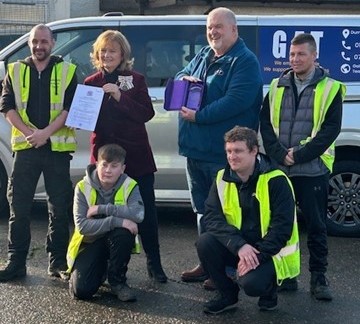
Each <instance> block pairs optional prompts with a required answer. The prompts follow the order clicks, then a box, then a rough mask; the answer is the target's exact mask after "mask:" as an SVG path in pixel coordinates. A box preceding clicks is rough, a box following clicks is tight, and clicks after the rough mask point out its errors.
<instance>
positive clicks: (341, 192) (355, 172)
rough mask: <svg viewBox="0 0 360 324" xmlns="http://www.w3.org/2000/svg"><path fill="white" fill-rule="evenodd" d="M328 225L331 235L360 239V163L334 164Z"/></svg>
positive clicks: (342, 162) (329, 198)
mask: <svg viewBox="0 0 360 324" xmlns="http://www.w3.org/2000/svg"><path fill="white" fill-rule="evenodd" d="M326 223H327V230H328V234H329V235H333V236H343V237H360V161H339V162H336V163H335V164H334V170H333V173H332V174H331V176H330V180H329V197H328V209H327V219H326Z"/></svg>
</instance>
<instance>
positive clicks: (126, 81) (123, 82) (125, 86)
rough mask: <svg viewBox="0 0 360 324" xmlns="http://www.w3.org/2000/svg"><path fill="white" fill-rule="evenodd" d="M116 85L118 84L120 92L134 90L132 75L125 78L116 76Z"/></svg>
mask: <svg viewBox="0 0 360 324" xmlns="http://www.w3.org/2000/svg"><path fill="white" fill-rule="evenodd" d="M118 84H119V89H120V90H122V91H127V90H130V89H132V88H134V84H133V76H132V75H127V76H125V75H119V76H118Z"/></svg>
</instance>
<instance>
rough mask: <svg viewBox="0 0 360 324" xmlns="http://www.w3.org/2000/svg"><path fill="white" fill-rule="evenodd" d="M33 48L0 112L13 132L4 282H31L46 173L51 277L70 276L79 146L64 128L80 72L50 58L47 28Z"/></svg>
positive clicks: (15, 66) (11, 68) (13, 68)
mask: <svg viewBox="0 0 360 324" xmlns="http://www.w3.org/2000/svg"><path fill="white" fill-rule="evenodd" d="M28 45H29V47H30V50H31V56H30V57H27V58H26V59H25V60H23V61H18V62H16V63H11V64H9V65H8V73H7V75H6V77H5V80H4V83H3V91H2V96H1V101H0V111H1V112H2V113H3V114H4V115H5V118H6V119H7V120H8V121H9V123H10V124H11V126H12V133H11V145H12V150H13V152H14V162H13V169H12V173H11V176H10V179H9V184H8V193H7V196H8V201H9V206H10V218H9V234H8V263H7V265H6V267H5V268H4V269H2V270H0V281H10V280H14V279H16V278H20V277H24V276H26V257H27V254H28V251H29V246H30V239H31V234H30V216H31V207H32V201H33V197H34V194H35V189H36V185H37V182H38V180H39V177H40V175H41V173H42V174H43V176H44V181H45V189H46V192H47V196H48V213H49V229H48V233H47V237H46V252H47V253H48V254H49V267H48V274H49V276H55V277H59V276H60V273H61V271H63V270H66V250H67V244H68V241H69V228H68V219H69V218H68V212H67V211H68V208H69V205H70V202H71V195H72V184H71V181H70V160H71V154H70V153H71V152H74V151H75V149H76V142H75V133H74V130H71V129H69V128H68V127H66V126H64V125H65V120H66V117H67V115H68V111H69V108H70V105H71V101H72V98H73V96H74V92H75V89H76V85H77V79H76V75H75V70H76V67H75V65H73V64H69V63H66V62H64V61H63V59H62V58H60V57H58V56H53V55H51V51H52V49H53V48H54V45H55V40H54V37H53V34H52V31H51V30H50V29H49V27H47V26H46V25H43V24H40V25H37V26H35V27H34V28H33V29H32V30H31V31H30V36H29V41H28Z"/></svg>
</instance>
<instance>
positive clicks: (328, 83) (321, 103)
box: [269, 77, 346, 172]
mask: <svg viewBox="0 0 360 324" xmlns="http://www.w3.org/2000/svg"><path fill="white" fill-rule="evenodd" d="M278 83H279V79H278V78H277V79H274V80H273V81H272V82H271V84H270V90H269V104H270V121H271V123H272V126H273V129H274V132H275V134H276V135H277V136H278V137H279V126H280V115H281V102H282V98H283V95H284V90H285V87H278ZM339 89H341V96H342V99H343V100H344V98H345V94H346V86H345V85H344V84H343V83H341V82H339V81H336V80H334V79H331V78H329V77H326V78H324V79H323V80H321V81H320V82H319V83H318V84H317V85H316V88H315V98H314V109H313V128H312V131H311V136H310V137H308V138H306V139H304V140H302V141H301V142H300V144H306V143H307V142H310V141H311V140H312V139H313V138H314V137H315V135H316V134H317V132H318V131H319V130H320V128H321V125H322V123H323V122H324V120H325V115H326V112H327V111H328V109H329V107H330V105H331V103H332V102H333V100H334V98H335V96H336V94H337V93H338V91H339ZM320 158H321V159H322V161H323V163H324V164H325V166H326V167H327V168H328V169H329V170H330V172H332V168H333V164H334V161H335V142H333V143H332V144H331V145H330V147H328V148H327V150H326V151H325V152H324V153H323V154H322V155H321V156H320Z"/></svg>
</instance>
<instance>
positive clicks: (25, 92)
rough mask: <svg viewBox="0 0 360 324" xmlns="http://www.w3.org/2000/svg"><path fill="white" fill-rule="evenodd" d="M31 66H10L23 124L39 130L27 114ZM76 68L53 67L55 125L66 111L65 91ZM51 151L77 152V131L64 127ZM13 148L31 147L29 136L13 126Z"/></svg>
mask: <svg viewBox="0 0 360 324" xmlns="http://www.w3.org/2000/svg"><path fill="white" fill-rule="evenodd" d="M27 69H29V67H28V66H27V65H26V64H24V63H21V62H16V63H11V64H9V65H8V71H9V76H10V79H11V82H12V87H13V91H14V96H15V105H16V110H17V112H18V114H19V115H20V117H21V119H22V121H23V122H24V123H25V124H26V125H28V126H30V127H32V128H36V127H35V126H34V125H33V124H32V123H31V122H30V121H29V116H28V115H27V113H26V107H27V104H28V100H29V91H30V71H27ZM75 69H76V66H75V65H74V64H71V63H67V62H60V63H57V64H55V65H54V66H53V68H52V71H51V77H50V85H49V91H50V121H49V123H51V122H53V121H54V120H55V119H56V117H57V116H58V115H59V114H60V113H61V111H62V110H63V105H64V97H65V90H66V88H67V87H68V86H69V84H70V82H71V80H72V78H73V76H74V73H75ZM58 81H60V82H58ZM50 142H51V150H52V151H58V152H74V151H75V150H76V139H75V131H74V130H73V129H70V128H68V127H66V126H64V127H62V128H61V129H59V130H58V131H56V132H55V133H54V134H52V135H51V136H50ZM11 148H12V150H13V151H14V152H15V151H20V150H25V149H28V148H31V145H30V144H29V143H28V142H27V141H26V139H25V136H24V134H23V133H21V132H20V131H19V130H18V129H17V128H15V127H12V131H11Z"/></svg>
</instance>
